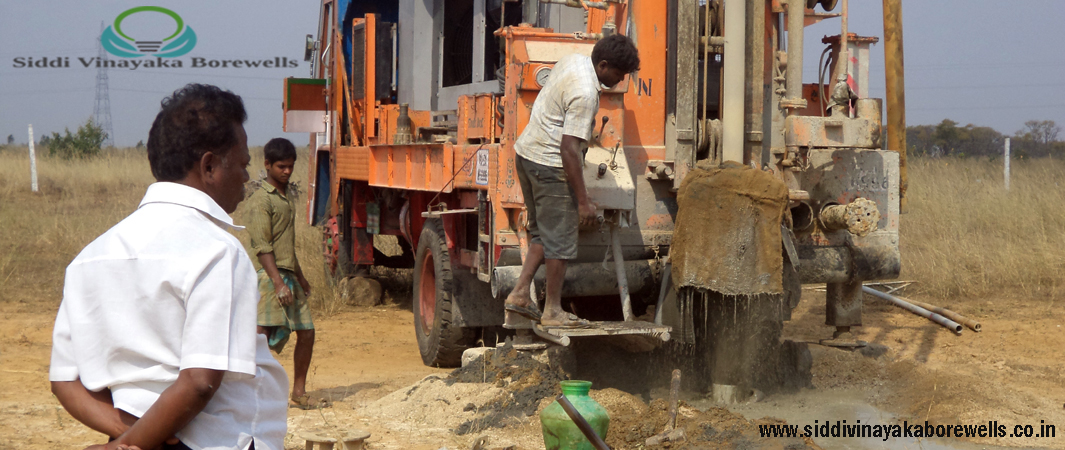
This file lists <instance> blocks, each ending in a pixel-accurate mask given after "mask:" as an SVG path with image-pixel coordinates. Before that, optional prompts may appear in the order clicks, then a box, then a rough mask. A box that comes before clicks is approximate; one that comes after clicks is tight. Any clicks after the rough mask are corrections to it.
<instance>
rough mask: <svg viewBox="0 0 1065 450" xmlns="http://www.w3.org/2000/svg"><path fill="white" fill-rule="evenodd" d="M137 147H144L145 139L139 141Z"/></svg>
mask: <svg viewBox="0 0 1065 450" xmlns="http://www.w3.org/2000/svg"><path fill="white" fill-rule="evenodd" d="M137 148H144V141H143V140H140V141H137Z"/></svg>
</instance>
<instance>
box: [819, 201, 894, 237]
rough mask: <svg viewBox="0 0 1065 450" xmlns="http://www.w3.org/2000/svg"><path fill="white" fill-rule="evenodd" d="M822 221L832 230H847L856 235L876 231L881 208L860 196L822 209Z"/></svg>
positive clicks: (864, 234)
mask: <svg viewBox="0 0 1065 450" xmlns="http://www.w3.org/2000/svg"><path fill="white" fill-rule="evenodd" d="M820 219H821V223H822V224H824V226H825V228H826V229H828V230H830V231H835V230H847V231H849V232H850V233H851V234H853V235H855V236H866V235H868V234H869V233H872V232H874V231H876V225H877V223H879V222H880V210H878V209H877V208H876V202H874V201H872V200H869V199H865V198H858V199H855V200H854V201H853V202H850V203H848V204H846V205H830V206H826V207H824V208H822V209H821V215H820Z"/></svg>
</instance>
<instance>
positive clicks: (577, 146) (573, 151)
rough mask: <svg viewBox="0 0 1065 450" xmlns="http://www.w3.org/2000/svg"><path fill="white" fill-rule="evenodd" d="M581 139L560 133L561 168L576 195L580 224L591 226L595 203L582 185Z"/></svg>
mask: <svg viewBox="0 0 1065 450" xmlns="http://www.w3.org/2000/svg"><path fill="white" fill-rule="evenodd" d="M582 142H584V141H583V140H582V139H580V138H577V137H574V136H570V135H568V134H563V135H562V149H561V154H562V170H563V171H564V172H566V180H567V181H568V182H569V185H570V187H572V188H573V192H574V194H576V196H577V212H578V213H579V214H580V220H581V225H583V226H591V225H594V224H595V205H593V204H592V202H591V201H589V200H588V190H587V189H586V188H585V187H584V170H582V166H583V165H582V164H581V143H582Z"/></svg>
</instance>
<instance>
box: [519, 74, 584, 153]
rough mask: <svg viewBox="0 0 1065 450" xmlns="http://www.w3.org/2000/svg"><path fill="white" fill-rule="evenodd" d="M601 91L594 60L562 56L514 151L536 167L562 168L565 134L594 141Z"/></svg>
mask: <svg viewBox="0 0 1065 450" xmlns="http://www.w3.org/2000/svg"><path fill="white" fill-rule="evenodd" d="M601 89H602V85H600V84H599V77H598V76H597V75H596V74H595V66H594V65H592V58H590V57H587V56H584V55H580V54H573V55H568V56H564V57H562V59H560V60H558V62H557V63H555V67H554V68H552V69H551V76H549V77H548V78H547V85H546V86H544V87H543V89H542V90H540V93H539V94H538V95H537V96H536V101H534V102H533V108H532V115H531V116H529V124H528V125H526V126H525V129H524V130H522V132H521V136H519V137H518V140H517V141H515V142H514V152H515V153H517V154H518V155H520V156H521V157H522V158H525V159H527V160H529V161H532V162H534V163H537V164H542V165H545V166H548V167H562V151H561V150H562V135H564V134H565V135H569V136H573V137H576V138H580V139H583V140H585V141H586V142H587V141H590V140H591V139H592V128H593V127H595V115H596V113H598V112H599V91H600V90H601Z"/></svg>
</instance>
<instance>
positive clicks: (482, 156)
mask: <svg viewBox="0 0 1065 450" xmlns="http://www.w3.org/2000/svg"><path fill="white" fill-rule="evenodd" d="M476 170H477V176H476V178H475V179H474V182H475V183H477V184H479V185H482V186H485V185H488V149H486V148H482V149H479V150H477V169H476Z"/></svg>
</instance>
